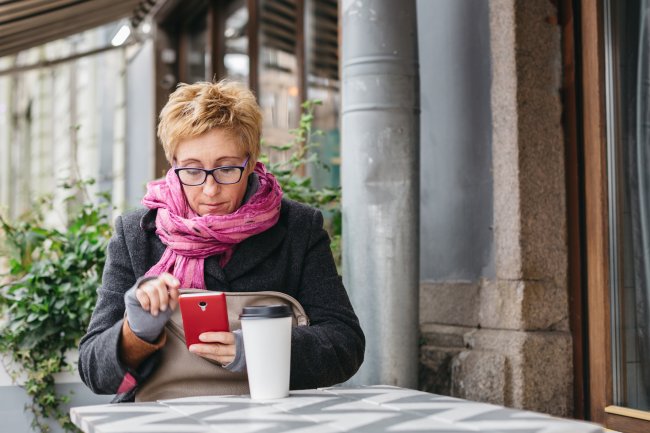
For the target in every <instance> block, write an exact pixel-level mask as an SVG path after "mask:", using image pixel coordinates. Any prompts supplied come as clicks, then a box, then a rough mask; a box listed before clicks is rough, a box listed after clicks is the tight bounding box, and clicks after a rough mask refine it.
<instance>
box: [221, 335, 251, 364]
mask: <svg viewBox="0 0 650 433" xmlns="http://www.w3.org/2000/svg"><path fill="white" fill-rule="evenodd" d="M232 333H233V335H234V336H235V359H233V360H232V362H231V363H230V364H226V365H224V366H223V368H225V369H226V370H229V371H232V372H234V373H240V372H242V371H246V352H245V351H244V337H243V336H242V333H241V329H237V330H235V331H232Z"/></svg>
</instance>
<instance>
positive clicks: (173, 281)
mask: <svg viewBox="0 0 650 433" xmlns="http://www.w3.org/2000/svg"><path fill="white" fill-rule="evenodd" d="M158 278H159V279H160V280H162V281H163V282H164V283H165V284H166V285H167V287H168V288H169V289H178V288H180V287H181V282H180V281H178V278H176V277H175V276H173V275H172V274H170V273H167V272H164V273H162V274H160V276H158Z"/></svg>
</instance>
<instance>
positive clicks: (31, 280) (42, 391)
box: [0, 181, 111, 432]
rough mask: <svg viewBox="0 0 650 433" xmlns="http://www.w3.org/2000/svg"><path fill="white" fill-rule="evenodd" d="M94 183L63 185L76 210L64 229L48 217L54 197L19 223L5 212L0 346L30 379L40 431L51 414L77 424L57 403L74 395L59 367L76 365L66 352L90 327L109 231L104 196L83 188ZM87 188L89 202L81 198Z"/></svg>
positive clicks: (15, 371)
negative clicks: (59, 377) (61, 389)
mask: <svg viewBox="0 0 650 433" xmlns="http://www.w3.org/2000/svg"><path fill="white" fill-rule="evenodd" d="M90 183H92V181H85V182H75V183H73V184H67V185H64V188H66V190H67V191H69V192H70V195H69V196H68V198H67V199H66V202H67V204H68V206H69V207H70V208H71V209H72V210H73V211H72V213H71V215H72V217H71V218H70V220H69V221H68V224H67V228H66V229H65V230H58V229H55V228H49V227H47V225H46V224H45V223H44V215H45V212H47V211H51V209H52V198H51V197H49V198H45V199H42V200H41V201H40V202H39V203H38V204H37V206H35V207H34V209H33V211H32V212H31V213H30V214H28V215H25V216H24V217H23V218H21V219H19V221H17V222H15V223H11V222H9V221H7V220H6V219H4V218H2V217H0V234H1V235H2V239H1V243H0V245H1V246H2V250H3V251H1V253H2V255H3V256H5V257H7V259H8V268H9V269H8V274H5V275H3V276H1V277H0V281H2V283H1V284H0V308H1V309H2V315H3V317H4V318H5V321H4V323H3V324H2V326H1V328H0V352H2V353H3V354H5V355H9V356H10V357H11V360H12V361H13V362H14V367H13V368H12V370H11V371H10V373H11V374H12V376H13V377H14V379H16V378H18V377H20V378H23V379H24V380H25V382H24V385H23V388H24V389H25V391H26V392H27V394H28V395H29V396H30V397H31V399H32V404H31V405H30V406H29V409H30V410H31V412H32V413H33V414H34V420H33V421H32V428H34V429H35V430H38V431H41V432H47V431H48V430H49V428H50V427H49V426H48V424H47V423H46V419H48V418H50V419H55V420H57V421H58V422H59V423H60V424H61V426H62V427H63V428H64V429H65V430H67V431H74V430H75V429H76V428H75V427H74V425H73V424H72V423H71V421H70V419H69V417H68V415H67V414H66V413H63V411H62V410H61V409H60V405H61V404H62V403H66V402H67V401H68V400H69V396H67V395H59V394H57V393H56V391H55V386H54V385H55V384H54V374H56V373H59V372H62V371H66V370H71V369H72V366H71V365H70V361H68V360H67V359H66V357H65V354H66V351H68V350H69V349H72V348H76V347H77V345H78V343H79V339H80V338H81V336H82V335H83V334H84V332H85V330H86V329H87V327H88V322H89V320H90V315H91V314H92V311H93V308H94V306H95V301H96V289H97V287H99V285H100V282H101V275H102V270H103V268H104V262H105V255H106V247H107V242H108V239H109V237H110V233H111V227H110V224H109V221H108V217H107V213H106V207H107V206H108V205H107V202H106V201H103V202H102V203H99V204H96V203H92V202H91V201H90V200H88V196H87V194H85V195H84V193H85V187H86V186H87V184H90ZM84 196H85V198H86V200H85V201H86V202H85V203H83V204H76V203H77V201H78V199H79V197H84ZM104 198H106V197H105V196H104ZM72 361H73V362H74V360H72Z"/></svg>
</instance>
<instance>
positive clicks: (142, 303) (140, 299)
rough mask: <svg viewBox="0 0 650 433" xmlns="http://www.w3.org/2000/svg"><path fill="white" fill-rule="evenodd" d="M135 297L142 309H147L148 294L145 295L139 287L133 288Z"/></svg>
mask: <svg viewBox="0 0 650 433" xmlns="http://www.w3.org/2000/svg"><path fill="white" fill-rule="evenodd" d="M135 298H136V299H137V300H138V302H139V303H140V306H141V307H142V309H143V310H145V311H149V308H150V307H151V303H150V302H149V296H147V294H146V293H145V291H144V290H142V289H141V288H137V289H135Z"/></svg>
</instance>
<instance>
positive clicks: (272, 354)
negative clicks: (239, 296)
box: [239, 305, 291, 400]
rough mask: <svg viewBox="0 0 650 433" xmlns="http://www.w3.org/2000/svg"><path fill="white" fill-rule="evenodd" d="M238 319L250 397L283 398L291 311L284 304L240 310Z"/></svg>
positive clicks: (288, 362)
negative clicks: (244, 352)
mask: <svg viewBox="0 0 650 433" xmlns="http://www.w3.org/2000/svg"><path fill="white" fill-rule="evenodd" d="M239 318H240V319H241V328H242V333H243V337H244V350H245V351H246V369H247V370H248V387H249V388H250V391H251V398H252V399H253V400H266V399H273V398H284V397H287V396H288V395H289V372H290V371H291V308H290V307H289V306H287V305H263V306H252V307H244V309H243V310H242V313H241V314H240V315H239Z"/></svg>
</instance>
